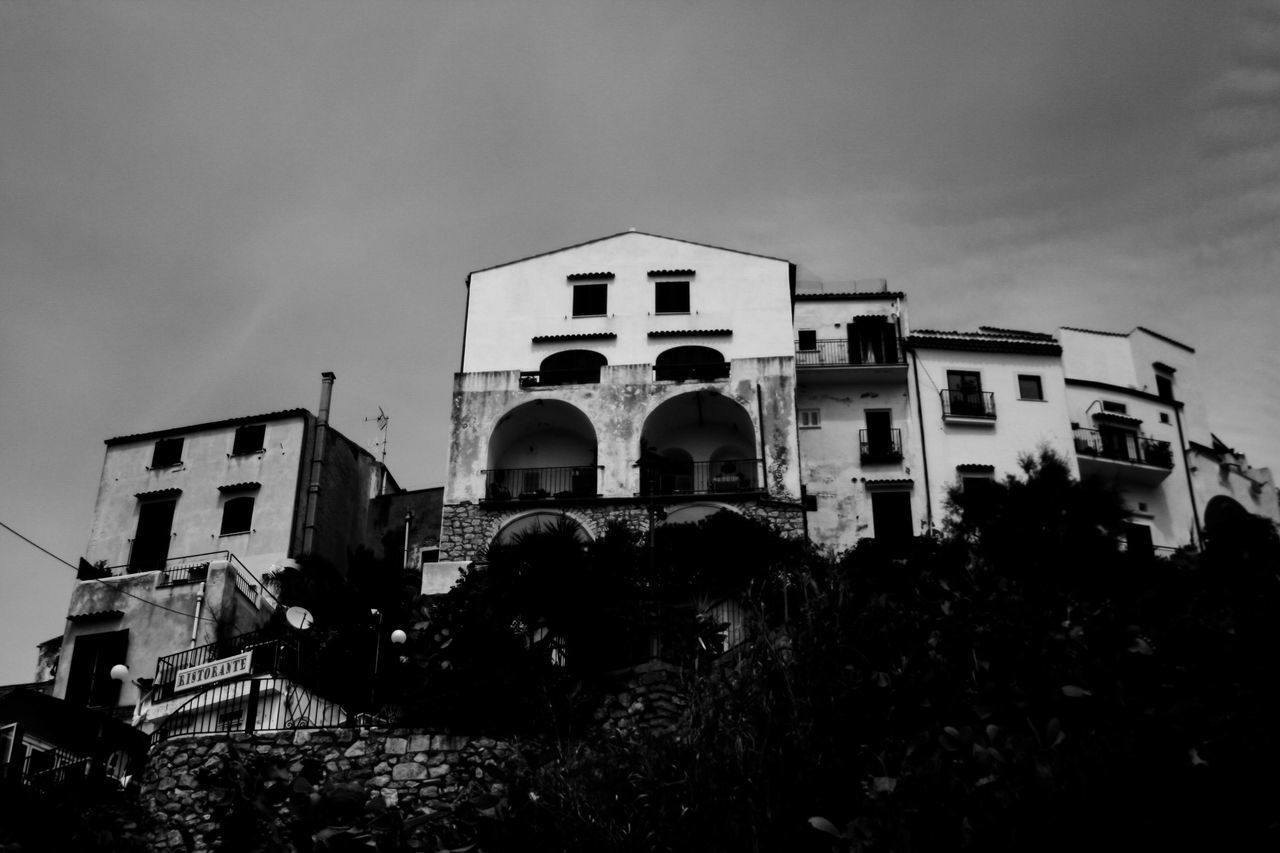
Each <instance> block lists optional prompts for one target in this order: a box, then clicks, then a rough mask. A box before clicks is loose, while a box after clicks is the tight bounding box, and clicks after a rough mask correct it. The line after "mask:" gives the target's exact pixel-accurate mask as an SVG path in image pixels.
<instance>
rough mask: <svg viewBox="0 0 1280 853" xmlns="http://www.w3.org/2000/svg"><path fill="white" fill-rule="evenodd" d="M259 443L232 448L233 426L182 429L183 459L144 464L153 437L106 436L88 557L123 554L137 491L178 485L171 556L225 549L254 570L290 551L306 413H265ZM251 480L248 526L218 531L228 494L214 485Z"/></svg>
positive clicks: (134, 523)
mask: <svg viewBox="0 0 1280 853" xmlns="http://www.w3.org/2000/svg"><path fill="white" fill-rule="evenodd" d="M262 422H263V423H265V424H266V433H265V438H264V441H263V443H264V445H265V449H264V450H263V451H262V452H260V453H251V454H242V455H237V456H232V455H231V447H232V442H233V441H234V439H235V431H236V427H235V426H223V427H217V428H213V429H207V430H201V431H197V432H191V433H188V434H186V435H184V436H183V439H184V441H183V448H182V463H181V464H180V465H176V466H173V467H169V468H158V469H150V468H149V467H148V466H150V465H151V458H152V453H153V451H154V449H155V444H156V442H155V439H154V438H152V439H142V440H139V441H136V442H126V443H121V444H112V445H109V446H108V447H107V452H106V459H105V461H104V462H103V468H102V479H101V481H100V484H99V487H98V498H97V501H96V503H95V505H94V510H93V521H92V524H91V526H90V533H89V544H88V547H87V548H86V549H85V556H86V559H88V560H89V562H91V563H94V562H97V561H99V560H102V561H105V562H106V564H107V565H109V566H119V565H124V564H126V563H128V562H129V551H130V547H131V545H132V542H133V537H134V534H135V533H136V531H137V529H138V507H139V504H140V501H139V500H138V499H137V498H136V497H135V495H137V494H139V493H145V492H154V491H159V490H162V489H175V488H176V489H181V490H182V494H181V495H180V496H179V497H178V499H177V506H176V508H175V509H174V514H173V533H172V536H171V541H170V545H169V556H170V557H180V556H184V555H188V554H203V553H208V552H210V551H221V550H230V551H232V552H233V553H235V555H236V556H237V557H239V558H240V559H241V560H242V561H243V562H244V564H245V565H246V566H247V567H249V569H250V570H252V571H253V572H254V574H255V575H260V574H261V572H263V571H266V570H267V569H268V568H269V567H270V566H271V565H272V563H274V562H277V561H279V560H280V559H283V558H284V557H286V556H288V550H289V539H290V528H291V524H292V522H293V516H294V507H295V498H296V494H297V486H298V473H299V468H300V466H301V465H302V464H303V461H304V456H303V443H304V442H303V438H304V432H305V419H304V418H303V417H301V416H295V417H291V418H289V419H285V420H266V419H264V420H263V421H262ZM246 482H257V483H261V484H262V485H261V488H259V489H257V490H256V491H254V492H245V493H243V494H252V495H253V496H254V498H255V501H254V507H253V521H252V529H251V530H250V532H248V533H240V534H235V535H231V536H221V535H219V534H220V532H221V527H222V506H223V504H224V503H225V502H226V500H227V499H228V498H230V497H236V496H238V495H225V494H223V493H222V492H219V491H218V487H219V486H225V485H233V484H236V483H246Z"/></svg>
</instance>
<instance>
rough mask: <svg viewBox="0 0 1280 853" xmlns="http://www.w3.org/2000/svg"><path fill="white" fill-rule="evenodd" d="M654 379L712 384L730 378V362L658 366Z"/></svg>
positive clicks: (654, 372) (655, 368)
mask: <svg viewBox="0 0 1280 853" xmlns="http://www.w3.org/2000/svg"><path fill="white" fill-rule="evenodd" d="M653 378H654V379H656V380H657V381H659V382H664V381H672V382H685V381H688V380H693V381H696V382H712V381H714V380H716V379H728V378H729V362H727V361H720V362H715V361H713V362H700V363H697V364H657V365H654V368H653Z"/></svg>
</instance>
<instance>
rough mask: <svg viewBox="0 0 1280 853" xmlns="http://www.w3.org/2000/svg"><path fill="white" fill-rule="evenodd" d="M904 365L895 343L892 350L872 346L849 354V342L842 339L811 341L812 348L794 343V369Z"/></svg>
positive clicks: (905, 361)
mask: <svg viewBox="0 0 1280 853" xmlns="http://www.w3.org/2000/svg"><path fill="white" fill-rule="evenodd" d="M886 349H892V351H889V352H887V351H886ZM906 363H907V354H906V353H905V352H904V351H903V349H902V347H901V346H898V345H897V344H896V343H895V345H894V346H893V347H892V348H889V347H884V346H879V347H876V346H872V347H867V348H864V349H863V350H862V351H854V352H853V353H850V352H849V341H848V340H847V339H844V338H837V339H832V340H822V341H813V346H812V347H808V348H806V347H804V346H803V345H802V344H801V342H800V341H796V367H848V366H853V367H875V366H881V365H883V366H893V365H905V364H906Z"/></svg>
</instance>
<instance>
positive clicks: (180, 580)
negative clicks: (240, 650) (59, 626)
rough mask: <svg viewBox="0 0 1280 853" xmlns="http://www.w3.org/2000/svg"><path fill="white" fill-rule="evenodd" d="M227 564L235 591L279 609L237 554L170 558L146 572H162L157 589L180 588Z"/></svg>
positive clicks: (125, 571)
mask: <svg viewBox="0 0 1280 853" xmlns="http://www.w3.org/2000/svg"><path fill="white" fill-rule="evenodd" d="M217 562H225V563H226V564H227V566H228V568H230V569H231V570H232V582H233V583H234V584H235V586H236V589H238V590H239V591H240V592H241V593H243V594H244V596H245V597H246V598H248V599H249V600H250V601H253V602H255V603H256V602H257V600H258V596H259V595H262V596H263V597H264V598H267V599H269V600H270V601H271V603H272V604H273V605H278V604H279V601H277V600H276V597H275V595H274V594H273V593H272V592H271V590H269V589H267V587H266V584H263V583H261V582H259V581H258V579H257V578H255V577H254V576H253V572H251V571H249V569H248V567H247V566H245V564H244V563H242V562H240V558H238V557H237V556H236V555H235V554H233V553H232V552H230V551H208V552H206V553H203V554H187V555H184V556H181V557H169V558H167V559H166V560H165V561H164V562H163V563H161V564H157V565H156V567H155V568H152V569H146V570H145V571H159V572H160V580H159V581H158V583H157V584H156V585H157V586H180V585H182V584H188V583H201V582H202V581H204V580H206V579H207V578H208V576H209V567H210V565H212V564H213V563H217ZM141 573H142V572H139V571H138V570H137V567H136V566H133V565H131V564H129V563H125V564H123V565H119V566H106V567H105V568H101V569H98V568H94V569H93V570H92V572H88V573H87V572H86V569H85V568H84V567H83V565H82V567H81V570H80V573H79V574H78V575H77V578H78V579H79V580H96V579H100V578H104V577H121V576H124V575H130V574H141Z"/></svg>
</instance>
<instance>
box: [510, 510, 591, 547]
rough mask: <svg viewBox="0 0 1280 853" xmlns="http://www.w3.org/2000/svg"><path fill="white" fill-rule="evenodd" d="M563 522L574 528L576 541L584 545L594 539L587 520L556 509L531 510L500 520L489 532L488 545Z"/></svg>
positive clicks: (572, 513) (575, 514)
mask: <svg viewBox="0 0 1280 853" xmlns="http://www.w3.org/2000/svg"><path fill="white" fill-rule="evenodd" d="M563 522H570V523H572V524H573V525H574V526H575V527H576V529H577V536H578V539H579V540H580V541H581V542H582V543H583V544H584V545H585V544H586V543H588V542H591V541H593V540H594V539H595V536H594V535H593V534H592V529H591V528H592V525H591V522H590V520H589V519H586V518H582V517H580V516H579V515H578V514H577V513H574V512H570V511H567V510H557V509H532V510H529V511H527V512H518V513H515V514H513V515H509V516H505V517H503V518H500V519H498V520H497V522H496V523H495V524H494V525H493V528H492V530H490V533H489V537H488V539H489V542H490V543H493V544H503V543H505V542H507V541H508V540H509V539H510V538H511V537H513V536H516V535H518V534H520V533H525V532H528V531H530V530H539V529H542V530H545V529H548V528H549V527H551V526H552V525H555V524H560V523H563Z"/></svg>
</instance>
